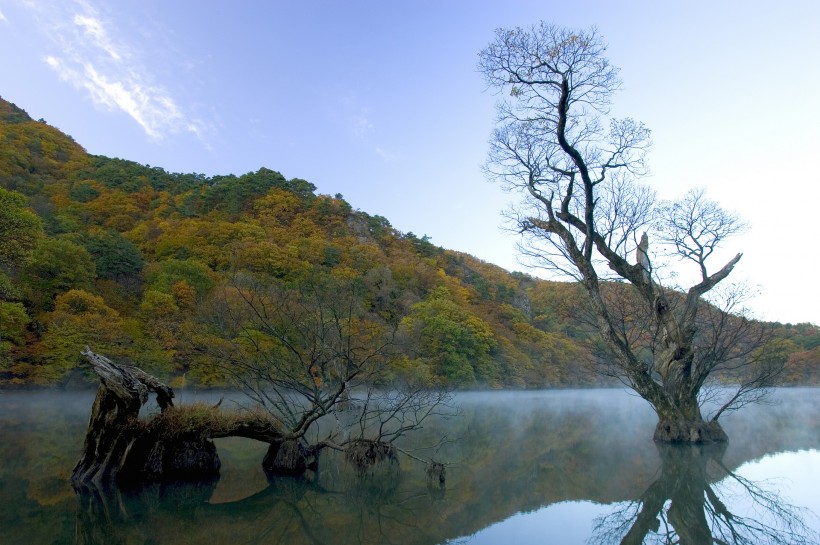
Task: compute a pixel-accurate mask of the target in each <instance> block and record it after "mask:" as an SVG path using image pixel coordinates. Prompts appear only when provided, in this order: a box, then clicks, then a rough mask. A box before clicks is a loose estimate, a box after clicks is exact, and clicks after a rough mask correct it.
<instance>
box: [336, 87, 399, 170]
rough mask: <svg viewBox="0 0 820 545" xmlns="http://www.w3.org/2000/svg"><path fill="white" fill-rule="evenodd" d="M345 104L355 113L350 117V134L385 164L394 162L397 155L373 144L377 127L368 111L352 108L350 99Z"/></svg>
mask: <svg viewBox="0 0 820 545" xmlns="http://www.w3.org/2000/svg"><path fill="white" fill-rule="evenodd" d="M343 104H345V105H346V106H347V107H348V108H349V109H351V110H352V112H353V113H351V114H350V115H349V119H350V132H351V133H352V134H353V136H355V137H356V139H357V140H359V141H360V142H361V143H362V144H364V145H365V146H367V147H369V148H370V149H371V150H372V151H373V152H375V153H376V155H378V156H379V157H381V158H382V160H384V161H385V162H388V161H392V160H394V159H395V158H396V156H395V154H393V153H391V152H389V151H387V150H385V149H384V148H383V147H382V146H380V145H378V144H376V145H374V144H373V143H372V142H373V141H374V139H375V137H376V126H375V124H374V123H373V122H372V121H371V119H370V114H369V111H368V109H367V108H366V107H360V108H358V110H356V109H353V108H351V104H350V103H349V99H348V100H347V101H343Z"/></svg>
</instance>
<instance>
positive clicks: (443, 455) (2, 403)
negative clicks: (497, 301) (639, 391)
mask: <svg viewBox="0 0 820 545" xmlns="http://www.w3.org/2000/svg"><path fill="white" fill-rule="evenodd" d="M817 393H818V391H817V390H803V391H796V390H795V391H786V392H782V395H781V398H782V403H781V404H780V405H778V406H775V407H765V408H761V409H760V410H757V409H754V408H752V410H749V411H744V412H743V413H739V414H738V415H736V416H733V419H732V420H727V422H726V429H727V432H728V433H729V435H730V437H731V438H732V440H731V441H730V443H729V445H728V447H726V449H725V451H724V450H723V449H721V448H718V449H693V448H684V449H671V448H668V447H667V448H661V449H658V448H657V447H656V446H655V444H654V443H652V441H651V439H650V437H651V433H652V429H653V427H654V420H653V418H654V417H653V415H652V413H651V410H650V409H648V407H646V406H645V405H644V403H643V402H642V401H641V400H638V399H635V398H632V397H629V396H627V395H625V394H624V393H622V392H601V391H595V392H592V391H589V392H546V393H522V394H503V393H502V394H491V395H483V394H482V395H478V394H476V395H462V396H460V402H461V405H462V407H463V409H464V415H463V417H461V418H458V419H454V420H448V421H444V422H439V423H438V424H437V425H438V426H440V427H439V428H438V429H432V428H431V429H425V430H422V434H425V433H429V434H430V437H440V436H441V435H442V431H443V432H444V434H446V435H447V436H448V437H450V438H451V439H453V441H452V442H451V443H449V444H447V445H446V447H445V448H444V449H443V450H442V451H441V452H440V453H439V454H438V456H437V457H439V458H440V459H443V460H446V461H448V462H451V465H450V466H448V468H447V481H446V487H441V486H438V485H437V483H435V482H430V481H429V480H428V479H427V475H426V474H425V472H424V468H423V467H421V466H415V465H413V464H412V463H406V462H403V465H402V466H401V469H400V470H399V471H394V472H393V473H391V474H387V475H384V474H383V475H373V476H370V477H368V478H365V479H364V480H360V479H358V478H357V477H356V475H355V473H354V472H353V471H351V470H349V469H348V468H347V467H346V466H345V465H344V464H343V461H342V460H341V457H339V459H336V460H334V459H333V458H330V459H328V460H323V462H322V466H321V467H320V471H319V474H318V475H316V476H315V478H314V479H312V480H305V479H276V480H274V481H272V482H268V481H267V480H266V479H265V477H264V474H263V472H262V470H261V467H260V461H261V456H262V455H263V453H264V445H261V444H260V445H261V446H260V445H257V447H259V448H256V450H254V448H255V447H254V445H252V444H249V442H248V441H246V440H242V439H237V440H232V441H228V440H223V441H226V442H225V443H224V444H223V443H220V444H219V445H218V449H219V452H220V457H221V458H222V461H223V475H222V478H221V479H220V480H219V482H217V483H207V484H199V485H190V484H189V485H184V484H177V485H168V484H166V485H152V486H148V487H144V488H142V489H140V490H133V491H123V490H112V489H107V490H100V489H93V488H88V489H83V490H81V491H79V492H77V493H76V495H75V493H74V492H73V491H72V490H71V488H70V485H69V483H68V475H69V473H70V470H71V467H72V465H73V463H74V462H75V461H76V458H77V455H78V453H79V451H80V448H81V443H82V437H83V433H84V430H85V426H86V424H87V418H88V412H89V409H90V403H91V400H92V399H93V396H92V395H85V396H84V398H83V399H81V400H80V402H78V403H76V404H74V403H73V398H72V397H71V396H67V395H65V394H59V393H53V392H52V393H48V394H40V395H35V396H23V395H19V396H18V395H12V394H3V395H0V434H2V437H1V438H0V439H2V440H0V461H2V463H0V502H2V504H3V506H4V509H2V510H0V543H3V544H4V545H38V544H41V543H76V544H81V545H92V544H93V545H96V544H103V543H105V544H109V543H141V544H154V543H156V544H159V543H162V544H163V545H165V544H168V545H174V544H193V543H197V544H199V543H208V544H210V545H219V544H222V543H260V544H261V543H265V544H267V543H288V544H294V545H299V544H318V543H327V544H381V543H395V544H419V545H422V544H423V545H435V544H438V543H447V542H450V543H452V542H462V541H464V542H472V543H490V541H486V538H482V537H481V536H482V535H485V534H486V532H484V534H482V533H479V534H478V535H476V533H478V532H481V531H482V529H486V528H488V527H491V526H492V527H493V528H501V530H503V529H504V528H506V527H507V526H505V525H508V524H509V525H513V524H518V523H522V521H529V522H528V523H529V524H530V525H533V524H537V525H538V526H537V528H536V530H535V531H534V532H533V534H532V535H534V536H538V537H537V540H538V541H539V542H543V543H551V542H554V543H561V544H562V545H563V544H565V543H586V542H587V540H589V539H590V536H592V541H593V542H594V543H596V544H603V543H621V542H623V543H642V542H645V543H670V542H672V543H734V544H738V543H740V544H744V543H810V542H812V540H813V539H816V536H815V535H811V534H809V531H808V530H806V531H805V532H804V530H805V529H804V528H802V527H801V521H805V520H809V519H805V518H802V519H801V518H800V517H795V516H794V515H800V516H803V515H805V516H807V517H808V516H810V514H807V513H801V512H800V511H799V510H793V509H791V508H789V507H787V506H786V505H785V499H784V498H778V497H776V494H775V495H773V494H772V492H773V489H772V488H771V487H769V486H768V485H764V484H760V483H757V484H754V483H752V482H751V481H748V480H745V479H743V478H742V477H741V476H740V475H744V474H745V472H744V471H738V469H737V468H739V467H741V466H743V464H745V463H747V462H749V461H750V460H757V459H759V458H760V457H762V456H764V455H767V454H773V453H777V452H788V451H795V450H798V449H815V450H813V451H804V452H805V453H806V454H807V455H806V456H803V457H802V458H801V459H802V460H803V463H814V464H818V463H820V451H818V450H817V449H820V421H818V419H817V418H816V415H817V414H820V396H817ZM419 442H420V443H423V444H429V443H430V442H431V441H428V437H421V438H419ZM406 446H408V447H411V446H412V445H406ZM765 466H766V467H767V468H769V469H768V470H767V471H766V472H765V473H763V476H764V477H777V476H779V475H782V473H780V472H779V470H778V469H777V467H776V466H777V464H774V463H772V464H765ZM738 473H740V475H739V474H738ZM810 478H812V477H811V475H810V474H807V475H804V476H803V480H808V479H810ZM813 478H815V482H814V487H815V489H816V488H817V487H818V486H820V481H817V474H815V477H813ZM774 492H777V491H776V490H775V491H774ZM784 495H788V494H784ZM568 505H569V506H572V507H573V512H574V515H573V516H575V517H576V518H577V519H578V520H579V521H580V520H582V519H583V520H584V521H585V523H584V524H583V525H582V524H579V525H575V526H573V529H572V530H571V533H569V534H568V533H567V532H570V530H566V527H568V526H570V525H569V524H567V521H566V516H564V519H563V520H562V519H561V517H557V518H556V517H547V518H545V517H541V518H540V519H539V518H538V514H539V513H544V512H550V511H551V510H552V511H555V510H556V509H558V510H560V509H561V508H562V506H564V507H565V506H568ZM804 505H806V506H807V507H809V508H810V509H813V510H815V511H820V504H818V503H817V500H816V498H809V501H807V502H804ZM764 512H765V513H768V514H765V515H764ZM524 513H527V514H524ZM602 513H603V515H602ZM595 517H599V518H597V519H596V520H595V524H593V519H595ZM501 521H504V522H501ZM556 521H557V522H556ZM812 523H813V524H815V529H817V526H816V522H812ZM557 527H560V528H562V529H564V530H565V532H564V534H563V535H562V536H561V538H560V539H558V538H557V537H556V538H555V539H554V540H553V541H551V537H552V536H556V528H557ZM515 535H516V534H515V533H514V532H510V531H500V532H496V533H494V539H493V540H492V543H494V544H495V543H502V544H503V543H520V542H521V541H516V540H515V537H514V536H515ZM463 536H472V537H463Z"/></svg>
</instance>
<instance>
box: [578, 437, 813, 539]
mask: <svg viewBox="0 0 820 545" xmlns="http://www.w3.org/2000/svg"><path fill="white" fill-rule="evenodd" d="M725 448H726V447H725V445H709V446H682V445H681V446H677V445H658V451H659V454H660V457H661V468H660V473H659V476H658V478H657V479H656V480H655V481H654V482H653V483H652V484H651V485H650V486H649V487H648V488H647V489H646V491H645V492H644V493H643V494H641V495H640V497H638V498H637V499H636V500H634V501H632V502H627V503H625V504H623V505H622V506H621V507H620V508H619V509H617V510H616V511H614V512H613V513H610V514H608V515H606V516H604V517H601V518H599V519H598V521H597V523H596V527H595V530H594V536H593V539H592V540H591V542H592V543H600V544H601V545H604V544H610V543H621V544H622V545H640V544H644V543H662V544H667V543H681V544H686V543H691V544H699V543H718V544H737V545H740V544H769V543H770V544H784V545H786V544H790V545H797V544H804V543H805V544H811V543H816V542H817V541H816V540H817V536H816V535H814V534H813V532H812V531H811V530H810V529H809V528H808V527H807V526H806V524H805V520H804V517H805V516H806V515H807V513H806V512H805V510H801V509H799V508H797V507H794V506H791V505H789V504H788V503H787V502H786V500H785V499H784V498H783V497H781V496H780V495H779V493H778V492H777V490H776V489H774V488H771V487H767V486H766V485H761V484H758V483H755V482H752V481H750V480H748V479H745V478H743V477H741V476H739V475H737V474H735V473H733V472H732V471H730V470H729V469H727V467H726V466H725V465H724V464H723V461H722V460H723V455H724V452H725ZM715 483H717V484H715ZM727 484H728V486H727ZM721 489H723V490H725V491H726V490H729V491H731V494H722V493H721ZM737 505H740V506H742V508H743V513H741V512H733V506H737ZM750 507H752V509H750ZM750 511H753V512H754V515H744V513H747V512H750Z"/></svg>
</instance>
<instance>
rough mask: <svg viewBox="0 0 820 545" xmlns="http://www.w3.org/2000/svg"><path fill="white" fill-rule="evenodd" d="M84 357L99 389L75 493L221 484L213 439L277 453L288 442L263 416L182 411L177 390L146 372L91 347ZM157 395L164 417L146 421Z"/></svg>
mask: <svg viewBox="0 0 820 545" xmlns="http://www.w3.org/2000/svg"><path fill="white" fill-rule="evenodd" d="M81 355H82V356H83V359H84V360H85V361H86V362H87V363H89V364H90V365H91V366H92V369H93V371H94V372H95V373H96V374H97V375H98V376H99V377H100V385H99V388H98V389H97V396H96V398H95V400H94V404H93V406H92V408H91V417H90V419H89V423H88V430H87V431H86V436H85V443H84V445H83V450H82V454H81V456H80V459H79V460H78V461H77V464H76V465H75V466H74V469H73V471H72V474H71V482H72V484H73V485H74V486H75V487H78V488H79V487H82V486H85V485H94V486H97V487H99V486H104V485H109V484H118V485H122V484H141V483H144V482H151V481H157V480H179V479H185V480H208V479H215V478H218V476H219V467H220V461H219V456H218V454H217V452H216V447H215V446H214V444H213V441H212V440H213V439H216V438H220V437H235V436H236V437H247V438H251V439H255V440H258V441H263V442H266V443H269V444H270V445H271V446H270V449H269V450H273V451H278V450H279V448H280V447H281V445H282V444H283V443H284V442H285V437H284V434H283V432H282V427H281V425H280V423H279V422H278V421H277V420H276V419H274V418H273V417H272V416H271V415H269V414H267V413H265V412H262V411H257V412H234V413H227V412H223V411H221V410H220V409H219V408H218V407H208V406H206V405H204V404H193V405H187V406H182V407H176V406H174V403H173V398H174V392H173V390H172V389H171V388H170V387H168V386H167V385H165V384H163V383H162V382H161V381H160V380H158V379H157V378H155V377H153V376H151V375H149V374H148V373H146V372H144V371H143V370H142V369H139V368H138V367H135V366H132V365H122V364H116V363H114V362H112V361H111V360H109V359H108V358H106V357H105V356H102V355H100V354H95V353H94V352H92V351H91V349H90V348H89V347H85V349H84V350H83V351H82V352H81ZM152 393H153V394H155V395H156V399H157V404H158V405H159V407H160V413H159V414H157V415H155V416H153V417H152V418H149V419H140V417H139V412H140V408H141V407H142V406H143V405H144V404H145V403H146V402H147V401H148V399H149V394H152Z"/></svg>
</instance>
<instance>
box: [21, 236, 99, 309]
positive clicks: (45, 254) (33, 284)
mask: <svg viewBox="0 0 820 545" xmlns="http://www.w3.org/2000/svg"><path fill="white" fill-rule="evenodd" d="M24 274H25V279H26V280H25V283H26V285H27V287H28V295H29V298H30V299H31V300H32V301H34V302H35V304H36V305H37V306H38V307H39V308H41V309H45V310H51V309H52V308H53V300H54V297H55V296H56V295H58V294H60V293H64V292H66V291H68V290H70V289H90V288H91V286H92V285H93V283H94V279H95V278H96V276H97V274H96V270H95V267H94V260H93V259H92V257H91V254H89V253H88V250H86V249H85V248H83V247H82V246H80V245H78V244H74V243H73V242H71V241H69V240H66V239H62V238H46V239H42V240H41V241H40V243H39V244H38V245H37V247H36V248H35V249H34V251H33V252H32V253H31V255H30V256H29V259H28V261H27V262H26V265H25V267H24Z"/></svg>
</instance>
